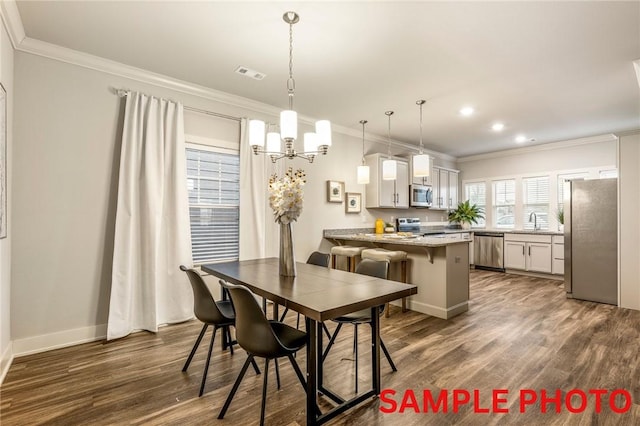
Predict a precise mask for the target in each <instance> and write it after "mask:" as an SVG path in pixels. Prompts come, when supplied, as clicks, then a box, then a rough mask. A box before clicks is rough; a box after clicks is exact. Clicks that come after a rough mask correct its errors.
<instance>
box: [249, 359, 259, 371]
mask: <svg viewBox="0 0 640 426" xmlns="http://www.w3.org/2000/svg"><path fill="white" fill-rule="evenodd" d="M251 365H252V366H253V369H254V370H255V371H256V375H258V374H260V369H259V368H258V364H256V360H255V359H253V357H251Z"/></svg>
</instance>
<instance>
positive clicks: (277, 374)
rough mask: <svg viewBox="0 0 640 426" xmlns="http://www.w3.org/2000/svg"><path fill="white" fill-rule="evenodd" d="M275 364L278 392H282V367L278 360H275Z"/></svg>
mask: <svg viewBox="0 0 640 426" xmlns="http://www.w3.org/2000/svg"><path fill="white" fill-rule="evenodd" d="M273 362H274V363H275V365H276V383H278V390H280V366H279V365H278V358H276V359H274V360H273Z"/></svg>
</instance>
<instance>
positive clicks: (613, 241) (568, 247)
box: [564, 179, 618, 305]
mask: <svg viewBox="0 0 640 426" xmlns="http://www.w3.org/2000/svg"><path fill="white" fill-rule="evenodd" d="M617 183H618V180H617V179H599V180H574V181H571V182H570V187H571V190H570V194H571V198H570V199H569V200H565V202H564V209H565V210H564V264H565V269H564V286H565V290H566V291H567V297H572V298H574V299H581V300H590V301H593V302H601V303H609V304H612V305H617V304H618V197H617V193H618V191H617V186H618V185H617Z"/></svg>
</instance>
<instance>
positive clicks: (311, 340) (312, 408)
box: [305, 317, 322, 425]
mask: <svg viewBox="0 0 640 426" xmlns="http://www.w3.org/2000/svg"><path fill="white" fill-rule="evenodd" d="M305 322H306V324H305V325H306V328H307V338H308V341H307V425H315V424H317V418H316V392H317V389H318V386H317V383H318V382H317V380H318V370H317V367H318V347H317V344H318V336H317V334H318V328H319V327H318V322H317V321H315V320H313V319H310V318H309V317H305ZM320 324H321V323H320ZM320 335H322V330H320Z"/></svg>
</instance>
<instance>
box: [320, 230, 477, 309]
mask: <svg viewBox="0 0 640 426" xmlns="http://www.w3.org/2000/svg"><path fill="white" fill-rule="evenodd" d="M468 235H469V234H468V233H460V232H458V233H447V234H442V235H438V236H426V237H420V236H418V237H416V236H407V235H404V234H372V233H368V232H358V230H345V229H326V230H325V231H324V233H323V236H324V238H325V239H327V240H328V241H330V242H332V243H334V244H337V245H351V246H360V247H381V248H385V249H387V250H402V251H405V252H407V258H408V265H407V281H408V282H409V283H410V284H414V285H417V286H418V294H417V295H414V296H411V297H410V298H408V300H407V306H408V308H409V309H411V310H414V311H417V312H422V313H424V314H428V315H432V316H435V317H438V318H443V319H449V318H451V317H454V316H456V315H458V314H460V313H462V312H465V311H467V310H468V309H469V243H470V242H471V240H470V239H469V238H468ZM465 237H467V238H465ZM394 272H395V273H394ZM389 279H393V280H397V281H400V278H399V275H398V274H397V271H392V272H391V275H390V277H389Z"/></svg>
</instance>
